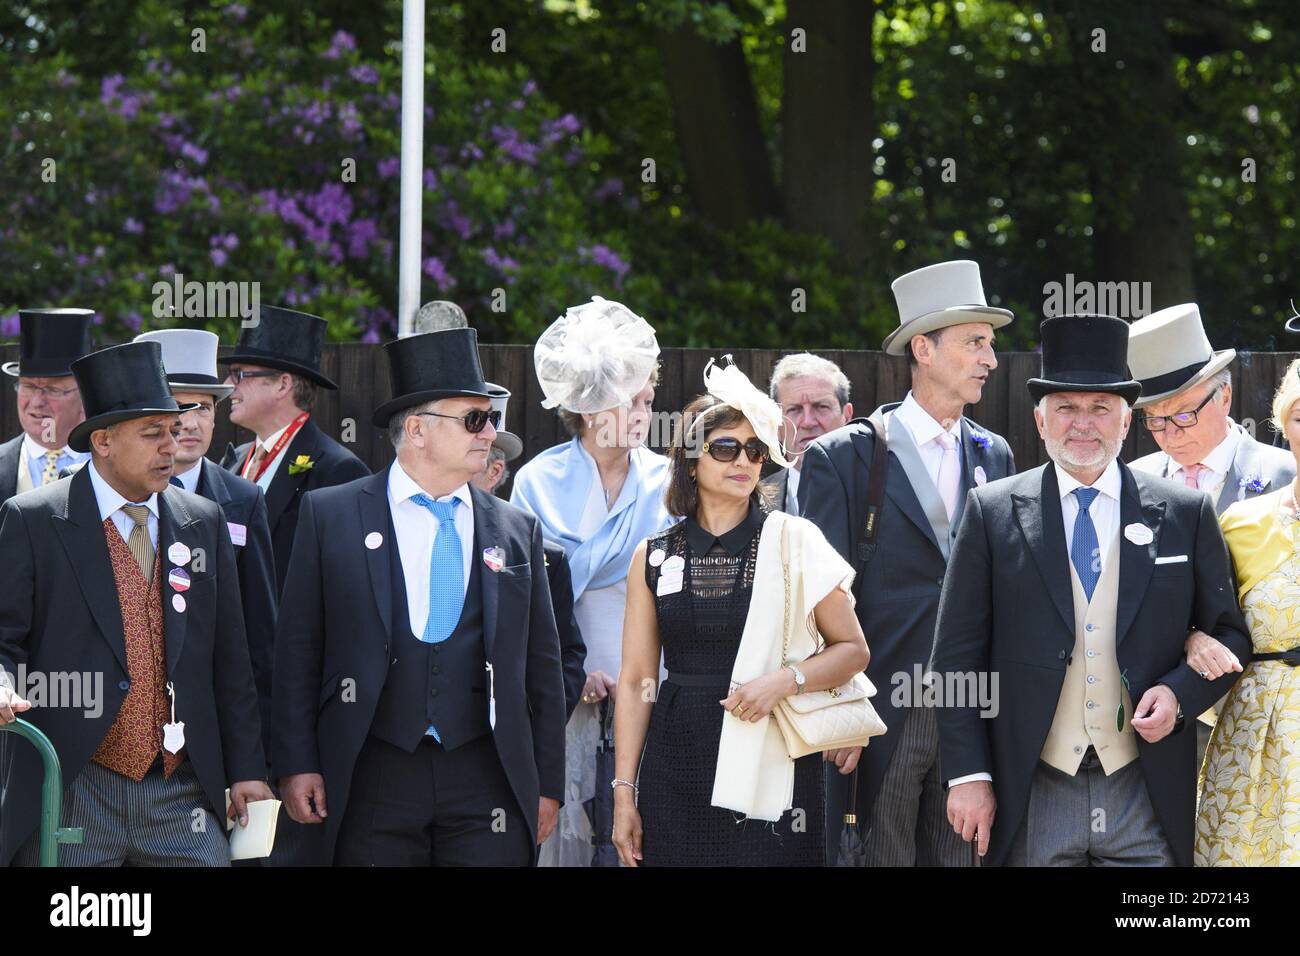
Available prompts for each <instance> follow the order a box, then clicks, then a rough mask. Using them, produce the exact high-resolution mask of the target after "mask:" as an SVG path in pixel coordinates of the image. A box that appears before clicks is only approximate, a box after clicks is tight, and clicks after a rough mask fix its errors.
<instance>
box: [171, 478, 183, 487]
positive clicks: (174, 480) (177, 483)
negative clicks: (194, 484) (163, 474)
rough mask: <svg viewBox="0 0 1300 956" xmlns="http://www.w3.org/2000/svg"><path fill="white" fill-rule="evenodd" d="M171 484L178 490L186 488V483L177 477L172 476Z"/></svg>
mask: <svg viewBox="0 0 1300 956" xmlns="http://www.w3.org/2000/svg"><path fill="white" fill-rule="evenodd" d="M169 483H170V484H173V485H175V486H176V487H177V488H184V487H185V482H183V481H181V480H180V479H179V478H177V477H176V476H175V475H172V476H171V478H170V479H169Z"/></svg>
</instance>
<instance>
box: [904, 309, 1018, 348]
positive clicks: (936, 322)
mask: <svg viewBox="0 0 1300 956" xmlns="http://www.w3.org/2000/svg"><path fill="white" fill-rule="evenodd" d="M1013 318H1014V316H1013V315H1012V314H1011V312H1009V311H1008V310H1006V309H995V308H994V307H993V306H991V305H958V306H953V307H951V308H948V309H940V310H939V311H938V312H927V313H926V314H925V315H920V316H917V317H916V318H915V319H913V320H912V321H910V322H908V323H907V324H906V325H900V326H899V327H898V328H896V329H894V331H892V332H890V333H889V335H888V336H886V337H885V341H884V342H882V343H881V345H880V347H881V348H882V349H884V350H885V354H887V355H906V354H907V344H908V343H909V342H911V341H912V336H914V335H925V334H926V333H928V332H937V331H938V330H939V329H946V328H948V327H950V326H953V325H965V324H966V323H968V322H987V323H988V324H989V325H991V326H993V328H995V329H1000V328H1002V326H1004V325H1010V324H1011V320H1012V319H1013Z"/></svg>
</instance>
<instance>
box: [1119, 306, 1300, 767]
mask: <svg viewBox="0 0 1300 956" xmlns="http://www.w3.org/2000/svg"><path fill="white" fill-rule="evenodd" d="M1236 354H1237V353H1236V351H1235V350H1233V349H1223V350H1221V351H1218V352H1216V351H1214V350H1213V349H1212V348H1211V347H1210V340H1209V338H1207V337H1206V334H1205V327H1204V325H1203V323H1202V321H1201V311H1200V309H1199V308H1198V307H1197V306H1196V304H1195V303H1190V302H1189V303H1186V304H1184V305H1175V306H1171V307H1170V308H1167V309H1161V310H1160V311H1159V312H1155V313H1152V314H1151V315H1148V316H1146V317H1145V318H1143V319H1139V320H1138V321H1136V322H1134V323H1133V324H1132V325H1131V326H1129V346H1128V364H1129V370H1130V371H1131V372H1132V374H1133V377H1134V378H1135V379H1137V380H1138V381H1139V382H1141V383H1142V397H1141V398H1139V399H1138V400H1137V402H1135V403H1134V406H1133V407H1134V409H1136V410H1138V412H1139V414H1140V417H1141V419H1142V422H1143V424H1144V425H1145V426H1146V428H1147V430H1148V431H1149V432H1150V433H1151V437H1152V438H1154V439H1155V441H1156V444H1157V445H1159V446H1160V449H1161V450H1160V451H1158V452H1153V453H1151V454H1150V455H1146V456H1144V457H1142V458H1139V459H1138V460H1137V461H1135V462H1133V463H1132V465H1131V467H1132V468H1133V469H1134V470H1136V471H1146V472H1151V473H1152V474H1156V475H1160V476H1161V477H1162V478H1170V479H1172V480H1174V481H1178V482H1181V483H1182V484H1185V485H1187V486H1188V487H1189V488H1196V489H1199V490H1200V491H1203V492H1205V493H1206V494H1208V495H1209V496H1210V500H1211V501H1213V502H1214V510H1215V513H1216V514H1223V512H1225V511H1227V510H1228V507H1229V506H1230V505H1231V504H1232V503H1233V502H1235V501H1242V500H1244V499H1246V498H1254V497H1255V496H1256V495H1261V494H1265V493H1267V492H1271V491H1275V490H1277V489H1278V488H1281V487H1283V486H1284V485H1286V484H1287V482H1290V481H1292V480H1294V479H1295V459H1293V458H1292V457H1291V455H1289V454H1288V453H1287V452H1285V451H1283V450H1282V449H1280V448H1274V447H1273V446H1271V445H1266V444H1264V443H1263V442H1260V441H1256V440H1255V438H1254V437H1252V436H1251V434H1250V433H1249V432H1247V431H1246V429H1244V428H1243V427H1242V426H1241V425H1239V424H1237V423H1236V422H1234V421H1233V420H1232V418H1231V416H1230V415H1229V414H1228V413H1229V411H1230V409H1231V408H1232V372H1231V365H1232V360H1233V358H1234V357H1236ZM1187 653H1188V660H1189V663H1191V664H1192V666H1193V667H1195V668H1196V670H1197V672H1198V673H1201V672H1204V674H1205V676H1206V677H1210V678H1213V677H1217V676H1219V674H1221V673H1225V672H1227V671H1230V670H1231V671H1240V670H1241V663H1240V662H1239V661H1238V660H1237V658H1236V656H1235V655H1233V654H1232V652H1231V651H1229V650H1228V648H1226V647H1224V646H1223V645H1222V644H1220V643H1219V642H1218V641H1216V640H1215V639H1214V638H1212V637H1209V636H1208V635H1203V634H1195V635H1193V636H1192V637H1190V638H1188V645H1187ZM1212 726H1213V711H1207V712H1206V713H1205V714H1204V715H1202V717H1201V719H1199V720H1198V721H1197V726H1196V740H1197V763H1198V765H1199V763H1200V758H1201V757H1202V756H1204V754H1205V748H1206V746H1207V745H1208V743H1209V740H1210V727H1212Z"/></svg>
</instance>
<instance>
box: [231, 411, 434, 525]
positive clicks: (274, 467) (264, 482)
mask: <svg viewBox="0 0 1300 956" xmlns="http://www.w3.org/2000/svg"><path fill="white" fill-rule="evenodd" d="M292 424H293V422H290V423H289V425H292ZM303 424H304V425H305V424H307V423H306V422H303ZM289 425H285V426H284V428H277V429H276V430H275V431H273V432H271V434H269V435H267V436H266V441H264V442H261V445H262V447H263V448H265V449H266V451H267V454H270V452H271V449H272V448H274V447H275V443H276V442H277V441H279V440H280V436H281V435H283V434H284V433H285V430H286V429H287V428H288V427H289ZM300 430H301V429H300ZM257 444H258V442H257V440H256V439H254V441H253V454H254V455H256V454H257ZM292 444H293V440H292V439H290V440H289V441H287V442H285V443H284V447H283V448H281V449H280V450H279V451H278V452H277V453H276V455H275V457H274V458H272V459H271V463H270V464H269V465H267V466H266V471H264V472H262V477H261V478H259V479H257V486H258V487H259V488H261V489H262V491H263V493H265V492H266V490H267V489H268V488H270V487H271V481H272V479H274V478H275V473H276V472H277V471H278V470H279V468H280V462H282V461H284V456H285V455H287V454H289V446H290V445H292ZM239 475H240V477H241V478H247V479H248V480H249V481H252V480H253V476H252V475H251V474H247V473H245V471H244V470H243V469H242V468H241V469H240V472H239ZM416 507H419V506H418V505H417V506H416Z"/></svg>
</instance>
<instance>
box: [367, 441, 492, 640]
mask: <svg viewBox="0 0 1300 956" xmlns="http://www.w3.org/2000/svg"><path fill="white" fill-rule="evenodd" d="M425 494H428V492H426V491H425V490H424V489H423V488H421V487H420V486H419V485H417V484H416V483H415V479H413V478H412V477H411V476H410V475H408V474H407V473H406V470H405V469H404V468H402V466H401V464H400V463H399V462H396V461H394V462H393V464H392V467H390V468H389V469H388V508H389V511H390V512H391V513H392V516H393V529H394V531H395V532H396V534H397V553H398V555H399V556H400V557H401V559H402V576H403V577H404V578H405V579H406V608H407V612H408V614H409V616H410V622H411V633H412V634H414V635H415V636H416V638H417V639H418V638H419V637H420V635H421V634H423V633H424V625H425V624H426V623H427V622H428V620H429V562H430V560H431V558H432V556H433V540H434V538H436V537H437V536H438V527H439V525H440V522H439V521H438V519H437V518H436V517H434V514H433V512H431V511H430V510H429V509H428V508H426V507H424V506H423V505H419V504H416V503H415V502H414V501H412V500H411V499H412V498H413V497H415V496H416V495H425ZM429 497H433V496H432V495H429ZM453 498H455V499H456V500H458V501H459V502H460V504H458V505H457V506H456V510H455V511H454V512H453V514H454V515H455V521H456V534H457V535H458V536H459V537H460V553H461V558H462V560H463V562H464V565H463V567H464V576H463V578H462V583H463V585H464V588H465V590H466V591H468V590H469V574H470V569H471V565H470V562H471V561H473V559H474V499H473V498H472V497H471V495H470V492H469V485H468V484H464V485H461V486H460V487H459V488H457V489H456V490H455V491H453V492H452V493H451V494H449V495H444V496H443V497H441V498H435V499H434V500H435V501H451V500H452V499H453ZM368 530H377V529H368Z"/></svg>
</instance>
